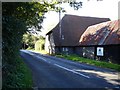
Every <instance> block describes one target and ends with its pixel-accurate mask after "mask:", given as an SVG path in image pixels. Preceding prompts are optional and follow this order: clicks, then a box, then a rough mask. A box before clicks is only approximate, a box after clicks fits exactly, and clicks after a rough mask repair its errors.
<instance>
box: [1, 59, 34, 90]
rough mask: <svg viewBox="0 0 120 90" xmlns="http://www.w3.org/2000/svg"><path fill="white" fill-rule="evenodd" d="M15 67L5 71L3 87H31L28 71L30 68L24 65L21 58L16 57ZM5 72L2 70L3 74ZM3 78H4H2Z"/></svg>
mask: <svg viewBox="0 0 120 90" xmlns="http://www.w3.org/2000/svg"><path fill="white" fill-rule="evenodd" d="M16 62H17V63H16V67H15V68H13V69H11V70H9V72H8V71H7V74H8V75H7V76H6V78H7V81H4V80H3V81H4V82H5V84H4V82H3V84H4V87H3V89H5V88H31V87H32V84H33V83H32V76H31V73H30V70H29V69H28V68H27V67H26V65H25V64H24V63H23V60H22V59H21V58H20V57H18V58H17V59H16ZM4 73H5V72H3V74H4ZM3 79H5V78H3Z"/></svg>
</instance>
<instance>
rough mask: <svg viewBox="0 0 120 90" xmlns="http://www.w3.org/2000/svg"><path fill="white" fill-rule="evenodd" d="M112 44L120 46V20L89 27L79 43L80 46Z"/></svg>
mask: <svg viewBox="0 0 120 90" xmlns="http://www.w3.org/2000/svg"><path fill="white" fill-rule="evenodd" d="M111 44H120V20H115V21H107V22H103V23H100V24H96V25H92V26H89V27H88V28H87V30H86V31H85V32H84V33H83V34H82V36H81V37H80V41H79V45H111Z"/></svg>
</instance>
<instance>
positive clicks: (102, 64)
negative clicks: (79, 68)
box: [55, 54, 120, 71]
mask: <svg viewBox="0 0 120 90" xmlns="http://www.w3.org/2000/svg"><path fill="white" fill-rule="evenodd" d="M55 56H57V57H60V58H65V59H68V60H73V61H78V62H81V63H86V64H90V65H95V66H98V67H103V68H109V69H113V70H116V71H120V65H118V64H114V63H109V62H103V61H97V60H92V59H86V58H83V57H79V56H77V55H65V54H58V55H55Z"/></svg>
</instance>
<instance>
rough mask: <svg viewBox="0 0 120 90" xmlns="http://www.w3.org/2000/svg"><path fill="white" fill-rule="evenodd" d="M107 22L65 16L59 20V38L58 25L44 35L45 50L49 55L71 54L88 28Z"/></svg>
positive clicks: (93, 18)
mask: <svg viewBox="0 0 120 90" xmlns="http://www.w3.org/2000/svg"><path fill="white" fill-rule="evenodd" d="M109 20H110V19H109V18H95V17H83V16H75V15H65V16H64V17H63V18H62V20H61V37H60V31H59V23H58V24H57V25H56V27H54V28H53V29H52V30H50V31H49V32H47V34H46V41H45V50H46V51H47V52H48V53H50V54H52V53H61V52H62V53H63V52H66V53H70V54H73V53H75V49H76V48H77V47H78V46H79V40H80V37H81V35H82V34H83V33H84V31H85V30H86V29H87V27H88V26H91V25H94V24H97V23H101V22H105V21H109ZM75 47H76V48H75Z"/></svg>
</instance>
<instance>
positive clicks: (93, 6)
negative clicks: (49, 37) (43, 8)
mask: <svg viewBox="0 0 120 90" xmlns="http://www.w3.org/2000/svg"><path fill="white" fill-rule="evenodd" d="M80 1H82V2H83V6H82V8H80V9H79V10H74V9H73V8H72V7H70V6H69V4H62V5H61V6H62V7H63V8H64V9H65V10H66V13H62V16H64V14H72V15H79V16H91V17H104V18H110V19H111V20H117V19H118V2H119V1H120V0H103V1H97V0H90V1H88V0H80ZM45 16H46V19H45V20H44V23H43V29H44V32H46V31H47V30H51V29H52V28H53V27H55V26H56V24H57V23H58V22H59V14H58V13H56V12H48V13H47V14H45ZM44 32H43V33H44Z"/></svg>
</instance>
